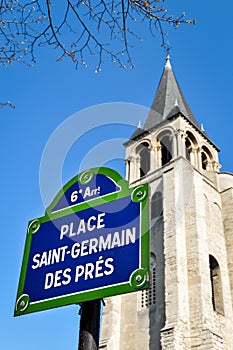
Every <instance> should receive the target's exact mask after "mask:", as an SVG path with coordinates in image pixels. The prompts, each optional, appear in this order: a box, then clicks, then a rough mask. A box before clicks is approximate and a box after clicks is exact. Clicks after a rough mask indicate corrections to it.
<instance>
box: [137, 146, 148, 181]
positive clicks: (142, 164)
mask: <svg viewBox="0 0 233 350" xmlns="http://www.w3.org/2000/svg"><path fill="white" fill-rule="evenodd" d="M136 152H137V154H138V155H139V171H140V178H141V177H143V176H145V175H146V174H147V173H148V172H149V171H150V150H149V143H147V142H143V143H140V144H139V145H138V146H137V149H136Z"/></svg>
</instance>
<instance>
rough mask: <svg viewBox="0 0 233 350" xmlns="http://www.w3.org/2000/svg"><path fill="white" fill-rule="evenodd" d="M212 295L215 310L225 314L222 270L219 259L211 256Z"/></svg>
mask: <svg viewBox="0 0 233 350" xmlns="http://www.w3.org/2000/svg"><path fill="white" fill-rule="evenodd" d="M209 267H210V281H211V297H212V305H213V309H214V311H216V312H218V313H220V314H222V315H224V307H223V296H222V282H221V272H220V267H219V264H218V262H217V260H216V259H215V258H214V257H213V256H212V255H210V256H209Z"/></svg>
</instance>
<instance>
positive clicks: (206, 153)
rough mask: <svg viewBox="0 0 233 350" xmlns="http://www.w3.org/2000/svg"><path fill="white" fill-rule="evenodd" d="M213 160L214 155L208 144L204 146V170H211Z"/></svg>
mask: <svg viewBox="0 0 233 350" xmlns="http://www.w3.org/2000/svg"><path fill="white" fill-rule="evenodd" d="M212 161H213V156H212V154H211V152H210V151H209V149H208V148H207V147H206V146H202V152H201V164H202V169H203V170H210V163H211V162H212Z"/></svg>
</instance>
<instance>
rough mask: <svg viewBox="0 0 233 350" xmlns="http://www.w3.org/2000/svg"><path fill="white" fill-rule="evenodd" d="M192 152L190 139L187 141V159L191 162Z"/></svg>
mask: <svg viewBox="0 0 233 350" xmlns="http://www.w3.org/2000/svg"><path fill="white" fill-rule="evenodd" d="M191 150H192V145H191V142H190V140H189V139H186V140H185V157H186V159H187V160H189V161H190V160H191Z"/></svg>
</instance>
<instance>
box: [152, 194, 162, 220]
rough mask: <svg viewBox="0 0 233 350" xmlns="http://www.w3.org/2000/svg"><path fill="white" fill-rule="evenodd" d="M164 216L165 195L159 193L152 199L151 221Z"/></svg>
mask: <svg viewBox="0 0 233 350" xmlns="http://www.w3.org/2000/svg"><path fill="white" fill-rule="evenodd" d="M160 216H163V194H162V192H160V191H157V192H155V193H154V194H153V196H152V198H151V221H152V220H154V219H157V218H158V217H160Z"/></svg>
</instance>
